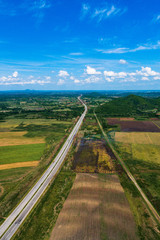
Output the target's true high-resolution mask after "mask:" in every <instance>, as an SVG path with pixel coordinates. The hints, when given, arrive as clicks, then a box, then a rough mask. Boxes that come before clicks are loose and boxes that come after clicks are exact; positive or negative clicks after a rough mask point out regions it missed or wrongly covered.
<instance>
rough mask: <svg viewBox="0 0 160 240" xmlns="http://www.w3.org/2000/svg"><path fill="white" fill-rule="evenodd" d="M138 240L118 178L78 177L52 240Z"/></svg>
mask: <svg viewBox="0 0 160 240" xmlns="http://www.w3.org/2000/svg"><path fill="white" fill-rule="evenodd" d="M85 239H86V240H102V239H104V240H106V239H109V240H118V239H125V240H135V239H138V238H137V237H136V234H135V223H134V219H133V216H132V214H131V211H130V208H129V204H128V202H127V200H126V197H125V194H124V191H123V188H122V187H121V185H120V183H119V179H118V177H117V176H116V175H107V174H100V175H99V174H86V173H79V174H77V176H76V180H75V182H74V185H73V187H72V190H71V192H70V194H69V196H68V198H67V200H66V201H65V203H64V206H63V209H62V211H61V212H60V214H59V217H58V220H57V222H56V225H55V227H54V229H53V231H52V234H51V237H50V240H85Z"/></svg>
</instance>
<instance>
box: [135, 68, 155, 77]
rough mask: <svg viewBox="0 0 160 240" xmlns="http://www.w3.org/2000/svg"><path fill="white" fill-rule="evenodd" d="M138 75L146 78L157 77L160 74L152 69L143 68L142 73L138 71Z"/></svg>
mask: <svg viewBox="0 0 160 240" xmlns="http://www.w3.org/2000/svg"><path fill="white" fill-rule="evenodd" d="M136 73H137V75H142V76H145V77H148V76H156V75H158V74H159V73H158V72H155V71H152V69H151V68H150V67H142V68H141V71H136Z"/></svg>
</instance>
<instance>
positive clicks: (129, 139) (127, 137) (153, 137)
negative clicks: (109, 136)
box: [115, 132, 160, 145]
mask: <svg viewBox="0 0 160 240" xmlns="http://www.w3.org/2000/svg"><path fill="white" fill-rule="evenodd" d="M115 141H117V142H123V143H138V144H154V145H160V133H155V132H154V133H153V132H116V133H115Z"/></svg>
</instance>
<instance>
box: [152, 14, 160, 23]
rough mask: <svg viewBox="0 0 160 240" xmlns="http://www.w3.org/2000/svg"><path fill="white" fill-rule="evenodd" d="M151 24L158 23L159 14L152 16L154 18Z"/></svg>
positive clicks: (159, 20)
mask: <svg viewBox="0 0 160 240" xmlns="http://www.w3.org/2000/svg"><path fill="white" fill-rule="evenodd" d="M152 22H153V23H159V22H160V14H158V15H156V16H154V18H153V19H152Z"/></svg>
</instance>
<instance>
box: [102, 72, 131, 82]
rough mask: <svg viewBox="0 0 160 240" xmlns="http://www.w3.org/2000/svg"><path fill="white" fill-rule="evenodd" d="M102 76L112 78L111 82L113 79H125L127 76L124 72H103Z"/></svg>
mask: <svg viewBox="0 0 160 240" xmlns="http://www.w3.org/2000/svg"><path fill="white" fill-rule="evenodd" d="M104 76H105V77H112V80H114V79H115V78H125V77H126V76H127V73H126V72H119V73H116V72H113V71H104Z"/></svg>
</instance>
